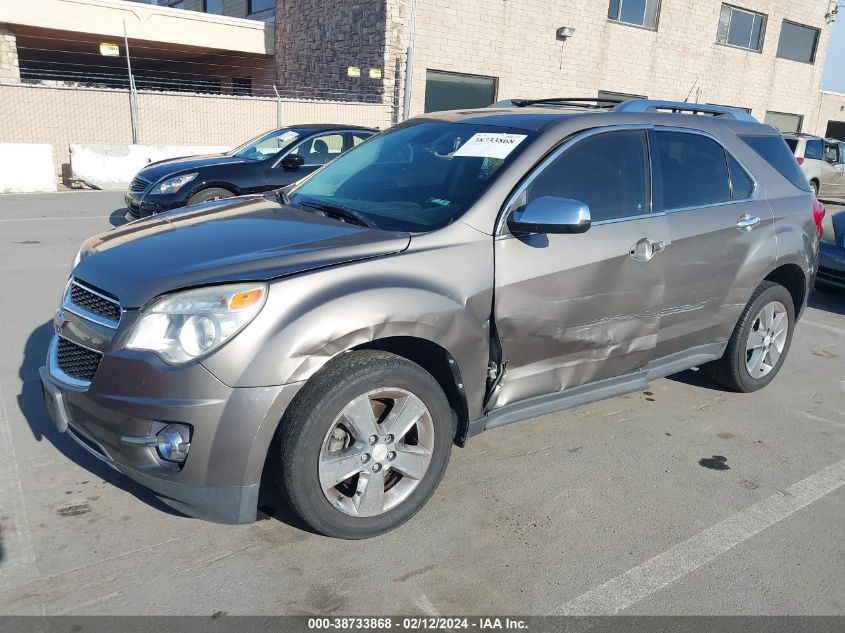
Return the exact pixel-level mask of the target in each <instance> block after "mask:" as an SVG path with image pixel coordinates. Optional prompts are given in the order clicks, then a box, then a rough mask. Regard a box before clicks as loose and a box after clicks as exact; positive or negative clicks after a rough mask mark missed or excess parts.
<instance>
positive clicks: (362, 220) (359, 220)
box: [299, 200, 379, 229]
mask: <svg viewBox="0 0 845 633" xmlns="http://www.w3.org/2000/svg"><path fill="white" fill-rule="evenodd" d="M299 206H300V207H311V208H312V209H317V210H318V211H322V212H323V213H325V214H326V215H334V216H338V217H340V218H346V219H347V220H352V221H353V223H354V224H360V225H361V226H366V227H367V228H368V229H378V228H379V226H378V224H376V223H375V222H373V221H372V220H371V219H370V218H368V217H367V216H366V215H364V214H363V213H361V212H360V211H356V210H355V209H350V208H349V207H342V206H340V205H334V204H326V203H325V202H312V201H310V200H308V201H303V202H300V203H299Z"/></svg>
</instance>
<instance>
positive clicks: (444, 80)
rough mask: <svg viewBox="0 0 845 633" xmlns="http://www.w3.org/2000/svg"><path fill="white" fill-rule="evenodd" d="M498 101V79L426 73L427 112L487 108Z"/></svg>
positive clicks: (434, 72)
mask: <svg viewBox="0 0 845 633" xmlns="http://www.w3.org/2000/svg"><path fill="white" fill-rule="evenodd" d="M495 100H496V78H495V77H482V76H480V75H462V74H459V73H447V72H441V71H439V70H426V71H425V111H426V112H439V111H440V110H462V109H466V108H485V107H487V106H489V105H490V104H491V103H493V102H494V101H495Z"/></svg>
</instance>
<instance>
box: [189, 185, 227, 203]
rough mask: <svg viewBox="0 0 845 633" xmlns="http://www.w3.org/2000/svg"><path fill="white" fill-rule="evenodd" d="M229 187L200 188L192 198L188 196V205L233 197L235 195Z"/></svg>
mask: <svg viewBox="0 0 845 633" xmlns="http://www.w3.org/2000/svg"><path fill="white" fill-rule="evenodd" d="M234 195H235V194H233V193H232V192H231V191H229V190H228V189H223V188H221V187H209V188H208V189H200V190H199V191H197V192H196V193H195V194H194V195H192V196H191V197H190V198H188V206H191V205H194V204H202V203H203V202H211V201H212V200H220V199H221V198H231V197H232V196H234Z"/></svg>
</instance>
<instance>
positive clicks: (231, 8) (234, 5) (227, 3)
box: [129, 0, 275, 20]
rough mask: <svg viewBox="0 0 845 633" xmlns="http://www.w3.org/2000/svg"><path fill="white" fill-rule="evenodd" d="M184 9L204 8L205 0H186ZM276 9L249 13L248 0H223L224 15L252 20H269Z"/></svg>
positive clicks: (148, 1) (142, 0) (141, 0)
mask: <svg viewBox="0 0 845 633" xmlns="http://www.w3.org/2000/svg"><path fill="white" fill-rule="evenodd" d="M129 1H130V2H138V3H141V4H155V1H154V0H129ZM182 9H184V10H186V11H199V12H202V10H203V0H185V4H184V5H183V6H182ZM274 13H275V11H274V10H273V9H267V10H265V11H258V12H256V13H249V2H248V0H223V15H226V16H229V17H231V18H248V19H250V20H267V19H269V18H272V17H274Z"/></svg>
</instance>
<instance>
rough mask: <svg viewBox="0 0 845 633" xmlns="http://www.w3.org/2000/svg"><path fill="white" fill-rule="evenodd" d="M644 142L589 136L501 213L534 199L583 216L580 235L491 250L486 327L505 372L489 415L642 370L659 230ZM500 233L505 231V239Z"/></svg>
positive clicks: (652, 317)
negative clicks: (585, 222)
mask: <svg viewBox="0 0 845 633" xmlns="http://www.w3.org/2000/svg"><path fill="white" fill-rule="evenodd" d="M646 148H647V144H646V131H645V130H644V129H625V130H616V131H608V132H602V133H596V132H590V133H587V134H586V135H584V136H582V137H580V138H576V139H574V140H572V141H570V142H569V143H567V144H566V145H564V146H563V147H562V148H560V149H559V150H558V151H557V152H556V153H555V154H553V155H552V156H551V157H550V158H549V159H547V161H546V162H545V163H544V164H543V165H541V166H540V167H539V168H538V170H537V171H536V172H535V173H534V174H532V176H531V177H529V179H528V180H527V181H526V183H525V184H524V185H523V187H522V188H521V190H520V191H518V192H517V193H516V194H515V195H514V197H513V201H512V202H511V204H510V205H509V208H508V211H506V214H507V213H512V212H514V211H517V210H519V209H522V208H524V207H525V206H526V205H527V204H529V203H530V202H531V200H533V199H537V198H538V197H541V196H557V197H559V198H566V199H572V200H578V201H582V202H584V203H585V204H586V205H588V206H589V209H590V214H591V217H592V223H593V224H592V226H591V227H590V228H589V229H588V230H587V231H586V232H584V233H581V234H573V235H569V234H553V233H534V234H530V235H513V234H511V233H510V232H509V231H507V232H506V233H505V234H503V235H500V236H499V238H498V239H497V240H496V242H495V249H496V255H495V261H496V290H495V298H496V300H495V310H494V311H495V317H496V326H497V330H498V334H499V338H500V341H501V347H502V357H503V359H504V360H505V361H507V363H508V371H507V372H506V373H505V375H504V376H503V377H502V378H501V382H500V384H499V387H500V388H499V391H498V392H497V393H496V394H494V399H493V400H492V401H491V402H490V403H489V404H488V407H487V408H488V410H489V409H492V408H496V407H501V406H503V405H506V404H510V403H513V402H517V401H520V400H524V399H526V398H530V397H532V396H536V395H540V394H548V393H555V392H558V391H563V390H566V389H571V388H573V387H577V386H579V385H583V384H586V383H590V382H594V381H597V380H601V379H603V378H608V377H612V376H619V375H622V374H626V373H630V372H633V371H636V370H637V369H640V368H642V367H644V366H645V365H646V364H647V363H648V362H649V361H650V360H652V359H653V358H654V350H655V345H656V342H657V336H658V332H659V327H660V311H661V308H662V306H663V291H664V283H665V282H664V280H665V274H664V258H663V256H664V252H663V251H665V250H666V249H667V248H668V247H669V239H668V234H667V231H666V224H665V218H664V217H662V216H661V215H652V214H650V212H649V211H650V186H649V174H648V158H647V149H646ZM503 230H505V229H503Z"/></svg>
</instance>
